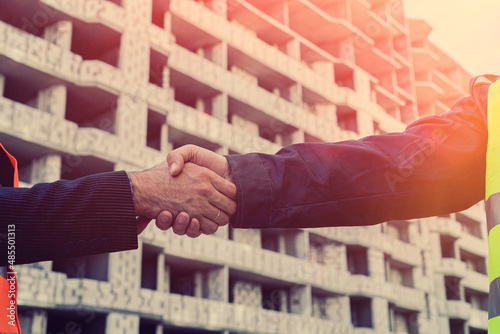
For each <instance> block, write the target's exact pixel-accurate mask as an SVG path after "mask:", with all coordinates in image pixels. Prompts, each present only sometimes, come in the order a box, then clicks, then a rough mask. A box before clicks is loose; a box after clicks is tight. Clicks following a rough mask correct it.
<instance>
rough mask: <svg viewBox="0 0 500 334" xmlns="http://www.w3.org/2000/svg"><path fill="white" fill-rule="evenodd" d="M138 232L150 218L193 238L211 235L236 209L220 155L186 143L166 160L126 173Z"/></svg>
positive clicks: (233, 191) (232, 187) (228, 174)
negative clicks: (145, 168)
mask: <svg viewBox="0 0 500 334" xmlns="http://www.w3.org/2000/svg"><path fill="white" fill-rule="evenodd" d="M130 179H131V182H132V187H133V192H134V205H135V211H136V214H137V215H138V216H139V217H138V218H137V232H138V234H140V233H141V232H142V231H143V230H144V229H145V228H146V227H147V225H148V224H149V222H150V221H151V220H152V219H154V218H156V226H157V227H158V228H160V229H162V230H167V229H169V228H170V227H172V230H173V231H174V233H176V234H178V235H184V234H186V235H187V236H189V237H192V238H196V237H198V236H199V235H200V234H202V233H203V234H212V233H215V232H216V231H217V229H218V228H219V227H220V226H224V225H226V224H227V223H228V222H229V219H230V217H231V216H232V215H234V214H235V213H236V198H237V197H236V195H237V194H236V186H235V185H234V181H233V178H232V175H231V169H230V168H229V165H228V163H227V160H226V158H225V157H223V156H221V155H218V154H217V153H214V152H212V151H209V150H206V149H203V148H200V147H197V146H194V145H186V146H183V147H180V148H178V149H176V150H174V151H172V152H170V153H169V154H168V156H167V161H165V162H162V163H160V164H158V165H156V166H154V167H153V168H151V169H148V170H145V171H142V172H131V173H130Z"/></svg>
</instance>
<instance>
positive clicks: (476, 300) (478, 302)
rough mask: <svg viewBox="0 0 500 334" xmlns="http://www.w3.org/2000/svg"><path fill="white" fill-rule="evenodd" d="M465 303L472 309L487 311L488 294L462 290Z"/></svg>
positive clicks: (467, 289)
mask: <svg viewBox="0 0 500 334" xmlns="http://www.w3.org/2000/svg"><path fill="white" fill-rule="evenodd" d="M464 295H465V301H466V302H467V303H469V304H470V305H471V307H472V308H473V309H476V310H481V311H488V294H487V293H484V292H481V291H476V290H473V289H469V288H464Z"/></svg>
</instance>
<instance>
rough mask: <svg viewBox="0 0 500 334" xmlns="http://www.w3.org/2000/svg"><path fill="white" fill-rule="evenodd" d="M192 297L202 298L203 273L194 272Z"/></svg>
mask: <svg viewBox="0 0 500 334" xmlns="http://www.w3.org/2000/svg"><path fill="white" fill-rule="evenodd" d="M194 297H196V298H203V273H201V272H199V271H197V272H195V273H194Z"/></svg>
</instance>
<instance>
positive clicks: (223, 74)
mask: <svg viewBox="0 0 500 334" xmlns="http://www.w3.org/2000/svg"><path fill="white" fill-rule="evenodd" d="M415 3H417V1H414V5H415ZM404 5H405V3H403V1H402V0H328V1H327V0H207V1H201V0H199V1H195V0H170V1H168V0H109V1H105V0H72V1H66V0H39V1H38V0H16V1H11V0H0V93H1V94H0V142H1V143H3V144H4V145H5V147H6V148H7V149H8V150H9V151H10V152H11V153H12V154H13V155H14V156H16V157H17V159H18V161H19V165H20V175H21V181H22V185H23V186H30V185H31V184H34V183H38V182H49V181H55V180H57V179H60V178H65V179H74V178H77V177H81V176H84V175H87V174H91V173H98V172H106V171H112V170H121V169H126V170H140V169H144V168H147V167H150V166H152V165H153V164H156V163H158V162H160V161H163V160H164V159H165V156H166V154H167V153H168V152H169V151H170V150H171V149H173V148H176V147H179V146H182V145H184V144H188V143H192V144H196V145H200V146H203V147H205V148H207V149H210V150H213V151H215V152H218V153H221V154H236V153H238V154H241V153H249V152H255V151H258V152H266V153H274V152H276V151H277V150H279V149H280V148H281V147H283V146H284V145H288V144H293V143H300V142H333V141H340V140H346V139H356V138H361V137H364V136H367V135H371V134H382V133H386V132H393V131H402V130H403V129H404V128H405V126H406V125H407V124H409V123H410V122H411V121H413V120H414V119H416V118H419V117H422V116H427V115H438V114H441V113H443V112H445V111H447V110H448V109H449V108H450V106H451V105H452V104H453V102H455V101H456V100H457V99H459V98H460V97H463V96H466V95H467V94H468V93H467V89H468V82H469V79H470V78H471V73H470V72H468V71H467V70H465V69H464V68H463V67H462V66H461V65H460V64H459V63H457V62H456V61H455V60H454V59H455V58H454V57H453V55H450V54H448V53H446V52H444V51H443V50H442V49H441V48H440V45H438V44H436V43H435V42H434V41H431V40H430V39H429V34H430V33H431V30H432V26H431V25H430V24H428V23H427V22H426V21H425V20H423V19H421V18H412V19H407V17H406V15H405V9H404ZM475 74H476V73H475ZM477 74H479V73H477ZM424 159H425V157H424ZM151 225H153V224H151ZM486 237H487V234H486V228H485V218H484V205H483V204H478V205H476V206H474V207H472V208H470V209H469V210H467V211H466V212H460V213H456V214H451V215H446V216H442V217H434V218H428V219H419V220H412V221H391V222H386V223H383V224H380V225H377V226H373V227H362V228H324V229H292V230H252V229H248V230H238V229H232V228H231V227H229V226H226V227H224V228H221V229H220V230H219V231H218V232H217V233H216V234H215V235H212V236H201V237H200V238H198V239H195V240H192V239H189V238H187V237H178V236H175V235H174V234H173V233H172V232H171V231H167V232H159V231H157V230H155V228H154V226H150V228H148V230H146V232H145V233H143V235H141V237H140V241H139V243H140V246H139V249H138V250H136V251H130V252H121V253H113V254H104V255H98V256H92V257H84V258H78V259H71V260H66V261H54V262H43V263H36V264H31V265H23V266H18V267H17V272H18V278H19V294H18V302H19V305H20V306H19V315H20V319H21V327H22V329H23V333H37V334H38V333H40V334H42V333H43V334H45V333H52V334H61V333H67V334H73V333H74V334H80V333H81V334H83V333H89V334H90V333H92V334H95V333H97V334H98V333H120V334H129V333H130V334H138V333H139V334H167V333H216V334H231V333H301V334H303V333H342V334H344V333H353V334H365V333H410V334H415V333H440V334H441V333H442V334H448V333H453V334H461V333H464V334H480V333H486V328H487V300H488V294H487V293H488V277H487V275H486V256H487V238H486Z"/></svg>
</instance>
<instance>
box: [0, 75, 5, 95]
mask: <svg viewBox="0 0 500 334" xmlns="http://www.w3.org/2000/svg"><path fill="white" fill-rule="evenodd" d="M4 91H5V77H4V76H3V75H1V74H0V97H3V92H4Z"/></svg>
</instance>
